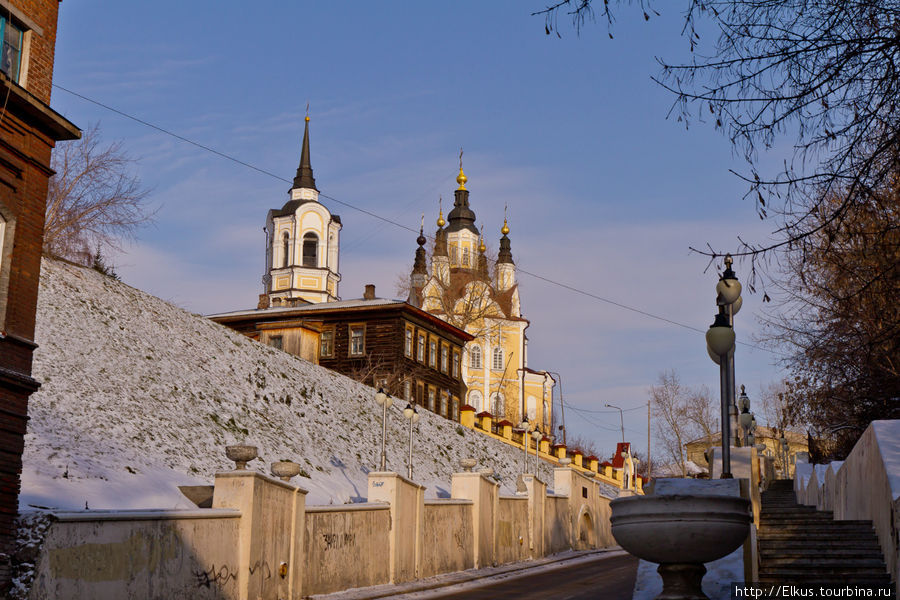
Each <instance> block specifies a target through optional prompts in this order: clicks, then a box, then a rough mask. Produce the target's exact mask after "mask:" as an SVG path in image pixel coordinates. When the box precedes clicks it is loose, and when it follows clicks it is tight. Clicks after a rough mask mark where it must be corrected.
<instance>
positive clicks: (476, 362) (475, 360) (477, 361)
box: [469, 346, 481, 369]
mask: <svg viewBox="0 0 900 600" xmlns="http://www.w3.org/2000/svg"><path fill="white" fill-rule="evenodd" d="M469 367H470V368H472V369H480V368H481V346H472V348H471V349H469Z"/></svg>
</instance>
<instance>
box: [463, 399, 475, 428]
mask: <svg viewBox="0 0 900 600" xmlns="http://www.w3.org/2000/svg"><path fill="white" fill-rule="evenodd" d="M459 422H460V424H461V425H462V426H463V427H468V428H469V429H475V408H474V407H473V406H469V405H468V404H464V405H462V406H461V407H460V408H459Z"/></svg>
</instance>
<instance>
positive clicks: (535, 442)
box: [531, 427, 544, 475]
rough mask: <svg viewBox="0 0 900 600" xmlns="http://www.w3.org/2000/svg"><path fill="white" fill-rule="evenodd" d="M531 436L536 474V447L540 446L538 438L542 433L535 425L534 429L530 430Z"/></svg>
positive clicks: (535, 472) (541, 436) (535, 471)
mask: <svg viewBox="0 0 900 600" xmlns="http://www.w3.org/2000/svg"><path fill="white" fill-rule="evenodd" d="M531 437H532V438H533V439H534V474H535V475H537V472H538V449H539V448H540V445H541V443H540V441H539V440H540V439H541V438H543V437H544V434H543V433H541V432H540V431H538V428H537V427H535V428H534V431H532V432H531Z"/></svg>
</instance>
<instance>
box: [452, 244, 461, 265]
mask: <svg viewBox="0 0 900 600" xmlns="http://www.w3.org/2000/svg"><path fill="white" fill-rule="evenodd" d="M458 252H459V250H458V248H457V247H456V245H453V246H450V264H451V265H455V264H456V263H458V262H459V260H458V257H459V254H458Z"/></svg>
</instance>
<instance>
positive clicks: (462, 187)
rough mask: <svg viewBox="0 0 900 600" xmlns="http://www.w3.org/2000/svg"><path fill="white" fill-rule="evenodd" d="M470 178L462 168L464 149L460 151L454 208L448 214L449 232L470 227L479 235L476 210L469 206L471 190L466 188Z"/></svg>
mask: <svg viewBox="0 0 900 600" xmlns="http://www.w3.org/2000/svg"><path fill="white" fill-rule="evenodd" d="M468 180H469V178H468V177H466V174H465V173H463V170H462V151H460V157H459V175H458V176H457V178H456V182H457V183H458V184H459V187H458V188H456V191H455V192H454V193H453V210H451V211H450V214H448V215H447V220H448V221H449V222H450V224H449V225H448V226H447V233H453V232H454V231H462V230H463V229H468V230H469V231H471V232H472V233H474V234H475V235H478V228H477V227H475V212H474V211H473V210H472V209H471V208H469V190H467V189H466V182H467V181H468Z"/></svg>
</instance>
